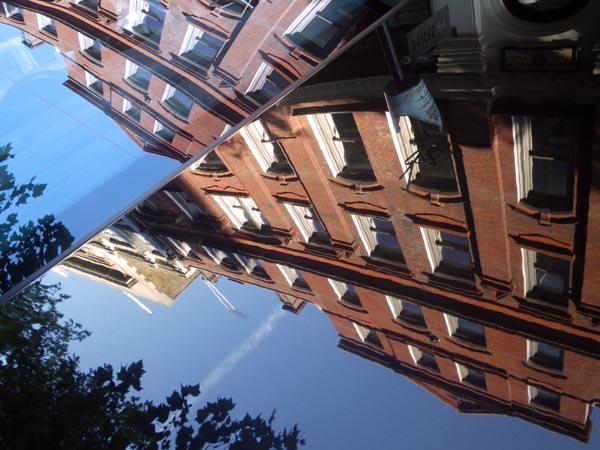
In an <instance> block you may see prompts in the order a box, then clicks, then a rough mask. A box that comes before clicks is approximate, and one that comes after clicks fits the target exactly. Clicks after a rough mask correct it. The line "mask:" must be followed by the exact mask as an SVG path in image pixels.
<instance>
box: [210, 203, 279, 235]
mask: <svg viewBox="0 0 600 450" xmlns="http://www.w3.org/2000/svg"><path fill="white" fill-rule="evenodd" d="M212 198H213V199H214V200H215V202H216V203H217V204H218V205H219V207H220V208H221V210H222V211H223V212H224V213H225V215H226V216H227V218H228V219H229V221H230V222H231V223H232V224H233V226H234V227H236V228H237V229H238V230H239V229H241V228H242V227H243V226H244V224H246V223H247V222H251V223H252V224H253V225H254V226H255V227H256V228H258V229H259V230H260V229H261V228H262V227H263V226H264V225H268V222H267V221H266V219H265V218H264V217H263V215H262V213H261V212H260V211H259V210H258V206H257V205H256V203H255V202H254V200H252V199H251V198H250V197H234V196H231V195H217V194H213V195H212Z"/></svg>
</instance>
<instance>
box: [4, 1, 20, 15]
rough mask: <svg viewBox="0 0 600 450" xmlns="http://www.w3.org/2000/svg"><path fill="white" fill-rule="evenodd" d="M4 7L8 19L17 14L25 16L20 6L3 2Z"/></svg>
mask: <svg viewBox="0 0 600 450" xmlns="http://www.w3.org/2000/svg"><path fill="white" fill-rule="evenodd" d="M2 5H3V6H4V12H5V13H6V17H7V18H11V17H12V16H15V15H17V14H21V15H23V9H21V8H19V7H18V6H15V5H10V4H8V3H4V2H2Z"/></svg>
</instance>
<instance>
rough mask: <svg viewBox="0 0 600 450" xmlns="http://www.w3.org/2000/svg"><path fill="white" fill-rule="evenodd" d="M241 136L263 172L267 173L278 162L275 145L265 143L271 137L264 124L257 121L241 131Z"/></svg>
mask: <svg viewBox="0 0 600 450" xmlns="http://www.w3.org/2000/svg"><path fill="white" fill-rule="evenodd" d="M240 134H241V135H242V138H244V141H246V145H247V146H248V148H250V151H251V152H252V155H253V156H254V158H255V159H256V161H257V162H258V165H259V166H260V168H261V170H262V171H263V172H267V171H268V170H269V169H270V168H271V166H272V165H273V164H275V163H276V162H277V160H276V159H275V146H274V144H273V143H272V142H265V141H269V140H270V139H271V137H270V136H269V133H267V130H266V129H265V127H264V126H263V124H262V122H261V121H260V120H256V121H254V122H252V123H251V124H248V125H247V126H245V127H244V128H242V129H241V130H240Z"/></svg>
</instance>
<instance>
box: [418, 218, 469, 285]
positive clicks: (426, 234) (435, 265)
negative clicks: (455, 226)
mask: <svg viewBox="0 0 600 450" xmlns="http://www.w3.org/2000/svg"><path fill="white" fill-rule="evenodd" d="M421 235H422V236H423V241H424V242H425V249H426V250H427V258H428V259H429V264H430V265H431V270H432V271H433V273H435V274H436V275H443V276H444V275H446V276H449V277H457V278H468V279H472V278H473V266H472V263H471V254H470V252H469V240H468V238H467V237H465V236H459V235H456V234H451V233H446V232H444V231H439V230H434V229H432V228H421Z"/></svg>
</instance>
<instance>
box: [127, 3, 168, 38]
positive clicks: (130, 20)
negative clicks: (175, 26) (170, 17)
mask: <svg viewBox="0 0 600 450" xmlns="http://www.w3.org/2000/svg"><path fill="white" fill-rule="evenodd" d="M166 12H167V11H166V9H165V7H164V6H163V5H161V4H160V3H157V2H156V3H155V2H153V1H151V0H150V1H142V0H130V2H129V13H128V14H127V17H126V18H125V21H124V23H123V29H124V30H126V31H128V32H130V33H131V34H133V35H134V36H137V37H139V38H141V39H143V40H144V41H146V42H147V43H149V44H151V45H158V43H159V42H160V37H161V34H162V29H163V25H164V22H165V15H166Z"/></svg>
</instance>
